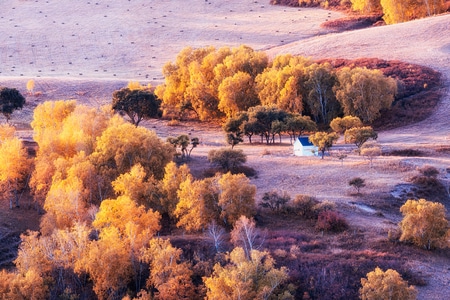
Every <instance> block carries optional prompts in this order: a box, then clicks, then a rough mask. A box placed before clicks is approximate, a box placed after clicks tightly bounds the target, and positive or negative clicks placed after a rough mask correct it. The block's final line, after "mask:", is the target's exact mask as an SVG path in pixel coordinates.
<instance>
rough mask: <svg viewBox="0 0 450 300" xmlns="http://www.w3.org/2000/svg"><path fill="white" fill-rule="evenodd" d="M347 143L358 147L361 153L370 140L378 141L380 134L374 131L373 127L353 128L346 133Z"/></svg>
mask: <svg viewBox="0 0 450 300" xmlns="http://www.w3.org/2000/svg"><path fill="white" fill-rule="evenodd" d="M344 135H345V141H346V142H348V143H353V144H355V145H356V147H358V152H359V153H361V148H362V146H363V145H364V144H365V143H366V142H367V141H368V140H369V139H372V140H376V139H377V138H378V134H377V133H376V132H375V130H373V128H372V126H364V127H353V128H350V129H347V130H346V131H345V134H344Z"/></svg>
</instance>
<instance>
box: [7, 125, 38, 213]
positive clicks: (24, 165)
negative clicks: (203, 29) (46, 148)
mask: <svg viewBox="0 0 450 300" xmlns="http://www.w3.org/2000/svg"><path fill="white" fill-rule="evenodd" d="M13 132H14V128H13V127H8V126H2V127H1V128H0V135H3V136H4V138H2V137H0V191H1V193H2V195H3V197H4V198H6V199H9V208H10V209H12V208H13V201H14V200H15V202H16V204H15V205H16V207H19V197H18V192H19V191H20V190H21V189H23V188H24V187H25V186H26V184H27V182H26V181H27V178H28V177H29V175H30V172H31V168H30V167H31V166H30V164H31V159H29V158H28V153H27V150H26V149H25V147H24V146H23V144H22V141H21V140H20V139H19V138H17V137H14V136H11V135H12V134H13Z"/></svg>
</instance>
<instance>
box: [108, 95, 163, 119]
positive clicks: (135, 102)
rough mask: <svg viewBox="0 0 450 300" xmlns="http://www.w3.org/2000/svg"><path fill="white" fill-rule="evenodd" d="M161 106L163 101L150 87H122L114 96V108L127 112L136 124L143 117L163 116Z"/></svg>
mask: <svg viewBox="0 0 450 300" xmlns="http://www.w3.org/2000/svg"><path fill="white" fill-rule="evenodd" d="M160 106H161V101H160V100H159V99H158V97H156V96H155V94H154V93H153V91H152V90H151V89H148V88H141V89H130V88H128V87H127V88H122V89H120V90H118V91H115V92H114V93H113V96H112V109H113V110H115V111H117V112H120V113H123V114H126V115H127V116H128V117H129V118H130V121H131V123H132V124H133V125H135V126H138V125H139V123H140V122H141V121H142V120H143V119H148V118H159V117H161V115H162V112H161V111H160Z"/></svg>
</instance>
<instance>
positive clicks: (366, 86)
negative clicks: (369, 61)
mask: <svg viewBox="0 0 450 300" xmlns="http://www.w3.org/2000/svg"><path fill="white" fill-rule="evenodd" d="M337 76H338V81H339V84H338V85H337V86H336V87H335V93H336V98H337V100H338V101H339V102H340V104H341V106H342V109H343V110H344V115H346V116H348V115H352V116H356V117H358V118H360V119H361V121H362V122H364V123H371V122H373V121H374V120H375V119H376V118H378V117H379V115H380V111H381V110H382V109H388V108H390V107H391V104H392V102H393V101H394V95H395V94H396V92H397V82H396V81H395V79H392V78H390V77H386V76H384V75H383V73H381V71H379V70H369V69H366V68H353V69H350V68H348V67H345V68H342V69H341V70H340V71H339V72H338V73H337Z"/></svg>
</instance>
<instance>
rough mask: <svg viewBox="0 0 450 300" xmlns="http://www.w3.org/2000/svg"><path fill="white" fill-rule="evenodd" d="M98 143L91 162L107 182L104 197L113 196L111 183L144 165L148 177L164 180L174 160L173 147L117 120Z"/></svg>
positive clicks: (104, 187)
mask: <svg viewBox="0 0 450 300" xmlns="http://www.w3.org/2000/svg"><path fill="white" fill-rule="evenodd" d="M110 123H111V124H110V125H109V126H108V128H107V129H105V130H104V131H103V132H102V134H101V136H99V137H98V139H97V145H96V148H95V150H94V152H93V153H92V154H91V160H92V162H93V163H94V165H95V166H96V168H97V169H98V173H99V174H101V176H102V178H103V182H104V184H103V195H111V194H112V193H111V187H110V182H112V181H113V180H115V179H116V178H117V176H119V175H120V174H123V173H126V172H128V171H129V170H130V169H131V168H132V167H133V166H134V165H136V164H138V163H139V164H140V165H141V166H142V167H143V168H144V171H145V173H146V174H147V176H148V177H151V176H153V177H154V178H155V179H157V180H160V179H162V178H163V176H164V167H165V166H166V164H167V163H168V162H169V161H171V159H172V157H173V151H174V150H173V147H172V146H171V145H170V144H168V143H164V142H162V141H161V140H160V139H159V138H158V136H157V135H156V133H155V132H154V131H150V130H148V129H146V128H143V127H135V126H133V125H132V124H130V123H125V122H124V121H121V120H119V119H117V118H112V120H111V121H110Z"/></svg>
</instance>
